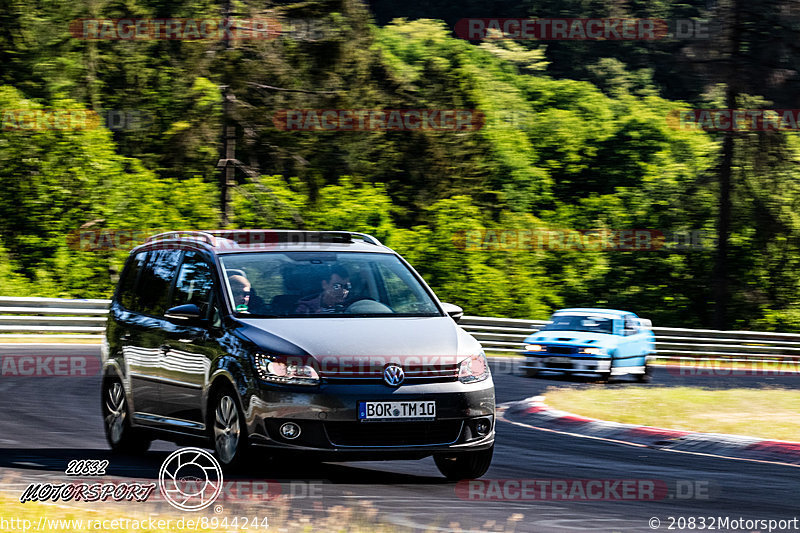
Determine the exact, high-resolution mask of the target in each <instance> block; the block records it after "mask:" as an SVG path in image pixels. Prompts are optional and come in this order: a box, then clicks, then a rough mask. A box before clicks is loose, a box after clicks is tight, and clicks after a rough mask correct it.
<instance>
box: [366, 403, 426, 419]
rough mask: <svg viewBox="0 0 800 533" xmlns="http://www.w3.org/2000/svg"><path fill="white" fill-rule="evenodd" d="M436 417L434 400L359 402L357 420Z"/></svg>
mask: <svg viewBox="0 0 800 533" xmlns="http://www.w3.org/2000/svg"><path fill="white" fill-rule="evenodd" d="M434 418H436V402H431V401H419V402H360V403H359V404H358V419H359V420H412V419H414V420H431V419H434Z"/></svg>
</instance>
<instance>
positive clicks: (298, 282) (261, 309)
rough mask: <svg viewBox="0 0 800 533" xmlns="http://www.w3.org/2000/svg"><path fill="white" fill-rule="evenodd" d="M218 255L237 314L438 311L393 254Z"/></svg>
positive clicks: (350, 314) (416, 313) (360, 314)
mask: <svg viewBox="0 0 800 533" xmlns="http://www.w3.org/2000/svg"><path fill="white" fill-rule="evenodd" d="M220 261H221V263H222V266H223V269H224V272H225V278H226V279H225V281H226V292H227V296H228V298H229V300H230V301H231V302H232V303H233V308H234V309H235V310H236V313H237V316H242V317H245V316H252V317H270V318H281V317H330V316H332V315H335V316H337V317H365V316H376V317H378V316H383V317H386V316H443V315H442V314H441V312H440V311H439V309H438V308H437V306H436V304H435V303H434V301H433V299H432V298H431V295H430V294H429V293H428V291H426V290H425V288H424V287H423V286H422V284H421V283H420V282H419V281H418V280H417V278H416V277H415V276H414V274H412V272H411V271H410V270H409V269H408V267H406V266H405V265H404V264H403V263H402V262H401V261H400V259H399V258H398V257H397V256H395V255H393V254H384V253H360V252H259V253H246V254H231V255H226V256H223V257H221V258H220Z"/></svg>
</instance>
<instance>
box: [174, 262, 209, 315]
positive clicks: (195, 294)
mask: <svg viewBox="0 0 800 533" xmlns="http://www.w3.org/2000/svg"><path fill="white" fill-rule="evenodd" d="M213 288H214V277H213V275H212V270H211V266H210V265H209V264H208V263H207V262H206V261H205V260H204V259H203V257H202V256H201V255H200V254H199V253H197V252H186V253H185V254H184V255H183V264H182V265H181V268H180V270H179V271H178V281H177V282H176V283H175V292H174V295H173V297H172V303H170V305H169V307H174V306H176V305H186V304H195V305H196V306H197V307H199V308H200V311H201V313H202V316H207V313H208V305H209V303H210V300H211V290H212V289H213Z"/></svg>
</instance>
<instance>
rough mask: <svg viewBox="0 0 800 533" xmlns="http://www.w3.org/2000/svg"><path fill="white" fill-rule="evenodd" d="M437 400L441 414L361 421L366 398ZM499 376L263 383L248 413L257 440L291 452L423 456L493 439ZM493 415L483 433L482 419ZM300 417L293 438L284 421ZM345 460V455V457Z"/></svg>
mask: <svg viewBox="0 0 800 533" xmlns="http://www.w3.org/2000/svg"><path fill="white" fill-rule="evenodd" d="M418 400H427V401H431V400H433V401H435V402H436V418H435V419H433V420H430V421H429V420H424V421H400V420H398V421H386V422H377V421H376V422H363V421H359V419H358V404H359V402H363V401H418ZM494 400H495V398H494V384H493V382H492V379H491V377H490V378H489V379H487V380H485V381H483V382H480V383H474V384H464V383H460V382H446V383H425V384H409V385H402V386H400V387H398V388H391V387H388V386H386V385H382V384H363V385H362V384H330V383H323V384H322V385H320V386H319V387H318V388H316V387H315V388H313V389H311V388H302V387H276V386H271V385H269V384H266V383H262V384H261V385H260V390H259V391H258V393H257V394H252V395H251V396H250V397H249V398H247V399H246V406H245V411H246V413H245V418H246V420H247V425H248V430H249V435H250V441H251V443H252V444H255V445H260V446H266V447H270V448H273V449H280V450H282V451H286V452H291V451H294V452H304V453H306V452H312V453H315V454H319V455H324V456H328V457H331V458H336V457H340V458H345V457H346V458H348V459H352V458H353V457H359V458H362V459H389V458H391V459H395V458H406V457H407V458H419V457H425V456H427V455H430V454H432V453H434V452H442V451H448V452H453V453H456V452H459V451H472V450H480V449H486V448H489V447H491V446H492V444H493V443H494V424H495V416H494V414H495V401H494ZM479 420H484V421H488V422H489V428H490V430H489V431H488V432H487V433H486V434H484V435H479V434H478V433H477V431H476V423H477V421H479ZM286 422H294V423H295V424H297V425H298V426H300V428H301V432H300V435H299V436H298V437H297V438H294V439H286V438H284V437H283V436H281V434H280V432H279V428H280V427H281V425H282V424H284V423H286ZM342 460H344V459H342Z"/></svg>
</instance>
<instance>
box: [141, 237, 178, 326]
mask: <svg viewBox="0 0 800 533" xmlns="http://www.w3.org/2000/svg"><path fill="white" fill-rule="evenodd" d="M180 258H181V252H180V250H157V251H154V252H152V253H151V254H150V257H149V260H148V261H147V265H146V266H145V267H144V270H142V275H141V276H140V278H139V284H138V286H137V290H136V293H137V299H136V307H137V310H138V311H140V312H142V313H145V314H148V315H154V316H161V315H163V314H164V311H166V310H167V298H168V297H169V288H170V286H171V285H172V279H173V277H174V276H175V271H176V270H177V269H178V262H179V261H180Z"/></svg>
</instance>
